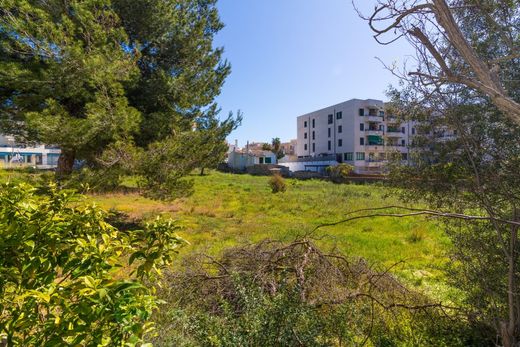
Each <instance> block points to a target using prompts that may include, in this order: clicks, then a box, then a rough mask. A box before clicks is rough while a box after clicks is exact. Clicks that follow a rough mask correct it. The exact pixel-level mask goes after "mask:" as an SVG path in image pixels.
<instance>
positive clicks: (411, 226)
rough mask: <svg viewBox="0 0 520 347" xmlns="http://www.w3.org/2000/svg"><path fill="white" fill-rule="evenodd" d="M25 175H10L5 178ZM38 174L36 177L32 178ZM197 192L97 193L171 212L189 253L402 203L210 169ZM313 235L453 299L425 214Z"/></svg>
mask: <svg viewBox="0 0 520 347" xmlns="http://www.w3.org/2000/svg"><path fill="white" fill-rule="evenodd" d="M13 175H14V176H15V178H17V179H20V178H23V176H21V174H19V173H12V172H10V173H6V172H3V173H2V174H1V176H0V177H2V178H3V179H4V180H5V179H7V178H8V177H11V178H12V177H13ZM32 178H33V179H34V177H32ZM192 179H193V180H194V182H195V193H194V194H193V195H192V196H190V197H188V198H183V199H178V200H175V201H173V202H169V203H164V202H158V201H152V200H149V199H147V198H144V197H142V196H139V195H137V194H134V193H126V194H124V193H113V194H99V195H92V196H91V198H92V199H93V201H95V202H96V203H97V204H99V205H101V206H102V207H104V208H105V209H114V210H118V211H121V212H124V213H125V214H127V215H128V218H129V219H135V220H141V219H148V218H153V217H154V216H156V215H157V214H165V215H167V216H171V217H173V218H175V219H178V220H179V221H180V223H181V224H182V225H183V226H184V229H183V232H182V233H181V236H182V237H184V238H185V239H186V240H187V241H189V242H190V245H188V246H186V247H185V248H184V249H183V251H182V253H189V252H194V251H204V252H209V253H216V252H219V251H220V250H222V249H224V248H226V247H229V246H232V245H236V244H240V243H245V242H255V241H259V240H262V239H265V238H271V239H279V240H287V241H290V240H293V239H295V238H296V237H298V236H299V235H303V234H306V233H308V232H310V231H312V230H313V229H314V228H315V227H316V226H318V225H320V224H322V223H330V222H336V221H339V220H341V219H342V218H344V215H345V213H347V212H349V211H353V210H356V209H362V208H367V207H378V206H384V205H392V204H398V200H397V197H396V196H395V195H394V194H393V193H392V192H391V191H390V190H388V189H386V188H384V187H382V186H379V185H346V184H333V183H330V182H325V181H319V180H309V181H298V180H291V179H289V180H287V191H286V192H285V193H278V194H273V193H271V190H270V188H269V186H268V177H257V176H249V175H233V174H223V173H219V172H210V174H209V175H206V176H202V177H200V176H193V177H192ZM313 236H314V237H315V238H318V239H320V240H318V241H316V242H317V243H318V244H319V245H320V246H323V247H337V248H338V249H339V250H340V251H342V252H344V253H345V254H348V255H350V256H360V257H364V258H366V259H368V260H369V261H370V262H371V263H373V264H377V265H380V266H381V267H388V266H391V265H393V264H394V263H396V262H399V261H403V263H401V264H399V266H397V267H395V268H394V269H393V270H392V271H393V272H394V273H395V274H397V275H398V276H399V277H400V278H401V279H403V280H405V281H406V282H407V283H409V284H412V285H415V286H417V287H419V288H422V289H424V290H426V291H428V292H430V294H431V295H433V296H436V297H442V298H444V299H446V295H447V288H446V287H445V286H444V285H443V282H444V281H443V273H442V271H441V268H442V266H443V264H445V262H446V261H447V258H446V255H445V252H446V250H447V249H448V248H449V240H448V239H447V238H446V237H445V236H444V235H443V233H442V231H441V229H440V228H439V226H438V224H436V223H435V222H434V221H432V220H427V219H425V218H416V217H413V218H390V217H378V218H370V219H361V220H356V221H351V222H348V223H345V224H339V225H336V226H332V227H324V228H322V229H319V230H318V231H316V232H315V233H314V234H313Z"/></svg>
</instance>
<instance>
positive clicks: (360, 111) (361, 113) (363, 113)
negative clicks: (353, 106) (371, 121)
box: [358, 108, 365, 116]
mask: <svg viewBox="0 0 520 347" xmlns="http://www.w3.org/2000/svg"><path fill="white" fill-rule="evenodd" d="M358 114H359V115H360V116H364V115H365V109H363V108H360V109H359V112H358Z"/></svg>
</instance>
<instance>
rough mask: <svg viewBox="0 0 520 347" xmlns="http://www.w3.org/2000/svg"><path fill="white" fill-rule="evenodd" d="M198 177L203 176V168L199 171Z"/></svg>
mask: <svg viewBox="0 0 520 347" xmlns="http://www.w3.org/2000/svg"><path fill="white" fill-rule="evenodd" d="M200 175H201V176H204V168H201V169H200Z"/></svg>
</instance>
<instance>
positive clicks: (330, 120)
mask: <svg viewBox="0 0 520 347" xmlns="http://www.w3.org/2000/svg"><path fill="white" fill-rule="evenodd" d="M332 122H333V119H332V115H331V114H329V124H332Z"/></svg>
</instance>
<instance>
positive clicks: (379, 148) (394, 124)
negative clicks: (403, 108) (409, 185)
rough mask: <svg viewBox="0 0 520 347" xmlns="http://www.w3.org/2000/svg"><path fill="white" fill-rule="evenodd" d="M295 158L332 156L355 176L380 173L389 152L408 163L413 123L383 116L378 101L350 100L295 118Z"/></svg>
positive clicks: (380, 104) (382, 110) (381, 106)
mask: <svg viewBox="0 0 520 347" xmlns="http://www.w3.org/2000/svg"><path fill="white" fill-rule="evenodd" d="M297 129H298V133H297V146H296V154H297V156H298V158H299V159H300V160H301V159H305V158H308V159H309V160H311V159H312V158H320V157H335V158H336V161H337V162H339V163H342V162H345V163H348V164H351V165H353V166H354V167H355V171H356V172H357V173H380V172H381V171H382V170H383V167H384V165H385V162H386V160H387V157H388V155H389V154H390V153H394V154H396V155H399V156H401V158H402V160H404V161H407V160H408V151H409V150H408V146H409V144H410V139H411V137H412V136H413V135H414V134H415V128H414V126H413V123H411V122H407V123H401V122H400V121H399V120H398V119H397V118H396V117H393V116H392V115H387V114H385V107H384V103H383V101H381V100H374V99H367V100H360V99H351V100H348V101H345V102H342V103H339V104H336V105H332V106H329V107H325V108H323V109H321V110H318V111H314V112H311V113H307V114H304V115H302V116H299V117H298V118H297Z"/></svg>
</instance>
